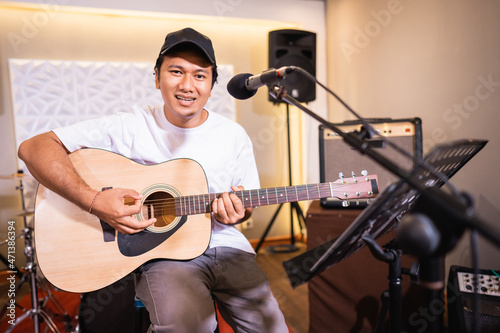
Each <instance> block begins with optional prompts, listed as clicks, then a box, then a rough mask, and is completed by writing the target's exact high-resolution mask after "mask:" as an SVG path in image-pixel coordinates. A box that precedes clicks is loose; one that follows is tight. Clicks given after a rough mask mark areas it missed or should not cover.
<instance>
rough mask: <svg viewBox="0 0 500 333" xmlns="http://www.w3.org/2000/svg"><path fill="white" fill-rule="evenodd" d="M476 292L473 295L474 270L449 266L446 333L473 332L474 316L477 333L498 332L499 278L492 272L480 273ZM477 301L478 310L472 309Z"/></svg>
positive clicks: (499, 316) (499, 315) (499, 314)
mask: <svg viewBox="0 0 500 333" xmlns="http://www.w3.org/2000/svg"><path fill="white" fill-rule="evenodd" d="M477 278H478V280H477V287H478V288H477V291H476V292H474V279H475V275H474V270H473V269H471V268H466V267H460V266H451V267H450V272H449V275H448V285H447V301H448V327H449V332H457V333H466V332H473V327H474V326H473V322H474V317H475V316H474V312H475V311H478V312H477V313H476V318H477V321H476V328H477V332H481V333H494V332H495V333H498V332H500V276H499V275H498V274H497V273H496V272H494V271H492V270H483V269H482V270H479V274H478V276H477ZM474 297H477V300H478V306H479V310H477V309H475V307H474Z"/></svg>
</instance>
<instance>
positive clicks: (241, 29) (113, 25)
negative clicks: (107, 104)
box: [0, 0, 327, 260]
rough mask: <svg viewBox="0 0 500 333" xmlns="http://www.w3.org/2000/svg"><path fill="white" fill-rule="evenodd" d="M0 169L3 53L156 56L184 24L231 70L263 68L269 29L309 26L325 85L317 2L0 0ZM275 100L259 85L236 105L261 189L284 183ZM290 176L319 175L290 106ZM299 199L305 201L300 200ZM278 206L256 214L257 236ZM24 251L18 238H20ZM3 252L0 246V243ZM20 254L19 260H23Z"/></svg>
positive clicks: (6, 155)
mask: <svg viewBox="0 0 500 333" xmlns="http://www.w3.org/2000/svg"><path fill="white" fill-rule="evenodd" d="M0 7H1V9H0V68H1V72H0V77H1V80H0V94H1V96H2V97H1V102H0V129H1V130H0V151H1V156H2V158H1V159H0V175H9V174H13V173H14V172H16V170H17V168H18V160H17V145H16V142H15V139H14V138H15V133H14V121H15V119H14V117H13V112H12V103H11V91H10V82H9V73H8V66H7V60H8V59H9V58H26V59H56V60H89V61H138V62H154V60H155V59H156V56H157V53H158V51H159V48H160V46H161V44H162V42H163V39H164V38H165V35H166V33H168V32H169V31H173V30H176V29H180V28H183V27H185V26H188V25H189V26H192V27H194V28H196V29H199V30H200V31H202V32H204V33H205V34H207V35H209V36H210V37H211V39H212V40H213V42H214V46H215V49H216V55H217V60H218V62H219V63H221V64H233V65H234V69H235V72H236V73H241V72H250V73H255V74H257V73H259V72H261V71H263V70H265V69H267V67H268V60H267V59H268V46H267V43H268V41H267V34H268V32H269V31H270V30H275V29H282V28H296V29H301V30H309V31H313V32H315V33H317V73H318V75H317V76H318V78H319V79H320V80H321V81H322V82H326V46H325V3H324V1H284V0H281V1H271V2H270V1H261V0H257V1H250V0H240V1H238V0H218V1H203V0H195V1H159V0H158V1H106V2H102V1H82V0H73V1H70V0H53V1H43V2H42V1H40V2H34V1H12V2H7V1H0ZM309 106H310V107H311V108H312V109H314V110H316V111H318V112H319V113H320V114H322V115H323V116H326V115H327V107H326V106H327V100H326V95H325V94H324V93H323V92H322V91H319V90H318V91H317V98H316V101H314V102H312V103H310V104H309ZM284 110H285V109H284V106H273V105H272V104H271V103H269V102H268V101H267V92H266V90H265V89H260V90H259V92H258V93H257V95H256V96H255V97H254V98H252V99H250V100H247V101H238V102H237V121H238V122H240V123H241V124H242V125H243V126H244V127H245V128H246V130H247V131H248V133H249V135H250V137H251V138H252V140H253V142H254V145H255V152H256V158H257V163H258V167H259V171H260V173H261V182H262V186H263V187H271V186H283V185H287V182H288V177H287V164H286V139H285V134H286V133H285V126H284V123H283V122H284V119H285V117H284V116H285V111H284ZM291 112H292V131H294V132H293V134H292V136H293V152H292V156H293V158H294V182H295V183H297V184H298V183H303V182H316V181H318V178H319V177H318V148H317V141H318V139H317V123H316V122H314V121H312V120H311V119H310V118H309V117H308V116H305V115H302V114H301V113H300V112H299V111H298V110H296V109H294V108H292V110H291ZM16 185H18V180H12V179H11V180H0V198H1V199H3V200H1V201H0V208H1V210H0V225H1V228H0V236H1V237H0V238H2V237H5V236H6V222H7V221H9V220H12V219H14V220H16V221H17V223H18V225H21V224H22V219H21V218H20V217H17V216H16V215H17V214H18V213H19V212H20V211H21V204H20V199H19V191H17V190H16ZM303 204H304V205H307V203H303ZM276 208H277V207H276V206H270V207H262V208H259V209H257V210H256V211H255V213H254V219H255V228H254V229H252V230H248V231H246V235H247V237H248V238H250V239H256V238H259V237H260V235H261V234H262V232H263V230H264V228H265V226H266V225H267V223H268V221H269V220H270V219H271V216H272V215H273V214H274V211H275V209H276ZM288 230H289V215H288V212H287V210H286V209H283V210H282V213H280V216H279V219H278V220H277V221H276V223H275V225H274V226H273V228H272V229H271V232H270V234H269V236H279V235H287V234H288V233H289V231H288ZM18 248H19V249H20V250H22V242H21V241H19V242H18ZM0 250H2V251H3V249H0ZM23 257H24V256H23V255H22V252H19V253H18V258H19V259H20V260H22V259H23Z"/></svg>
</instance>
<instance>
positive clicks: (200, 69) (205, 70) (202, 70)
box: [168, 64, 210, 73]
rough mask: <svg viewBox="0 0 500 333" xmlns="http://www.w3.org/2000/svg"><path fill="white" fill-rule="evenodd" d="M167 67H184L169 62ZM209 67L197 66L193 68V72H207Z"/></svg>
mask: <svg viewBox="0 0 500 333" xmlns="http://www.w3.org/2000/svg"><path fill="white" fill-rule="evenodd" d="M168 68H177V69H184V67H183V66H182V65H177V64H171V65H169V66H168ZM209 68H210V67H207V68H204V67H199V68H197V69H196V70H195V72H197V73H198V72H203V73H208V72H209Z"/></svg>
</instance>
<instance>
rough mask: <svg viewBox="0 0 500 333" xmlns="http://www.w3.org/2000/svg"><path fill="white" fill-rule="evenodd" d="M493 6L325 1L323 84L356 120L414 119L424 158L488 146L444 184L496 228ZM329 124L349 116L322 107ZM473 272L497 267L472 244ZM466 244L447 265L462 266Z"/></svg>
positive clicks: (491, 253) (499, 56)
mask: <svg viewBox="0 0 500 333" xmlns="http://www.w3.org/2000/svg"><path fill="white" fill-rule="evenodd" d="M499 14H500V2H498V1H495V0H481V1H466V0H455V1H451V0H438V1H425V0H422V1H410V0H374V1H365V0H329V1H327V43H326V45H327V54H328V60H327V62H328V74H329V75H328V78H329V80H328V83H329V86H330V87H332V88H333V89H334V90H335V91H336V92H338V93H339V95H340V96H342V97H343V98H344V99H345V100H346V101H347V102H348V103H349V104H350V105H351V106H352V107H353V108H354V109H355V110H356V111H358V112H359V113H361V114H362V115H363V116H365V117H373V118H376V117H392V118H406V117H421V118H422V121H423V138H424V152H425V151H428V150H429V149H430V148H431V147H432V146H434V145H435V144H437V143H442V142H448V141H452V140H457V139H463V138H475V139H487V140H490V141H489V143H488V144H487V145H486V147H485V148H484V149H483V151H481V152H480V153H479V154H478V155H477V156H476V157H475V158H474V159H473V160H472V161H471V162H469V163H468V164H467V165H466V166H465V167H464V168H463V169H462V170H461V171H459V173H458V174H457V175H455V176H454V177H453V179H452V182H453V183H454V184H455V185H456V186H457V187H458V188H459V189H461V190H463V191H466V192H468V193H470V194H471V195H472V196H473V197H474V199H475V201H476V203H475V204H476V205H475V206H476V209H477V214H478V215H479V216H481V217H482V218H484V219H485V220H486V221H487V222H488V225H489V226H490V228H495V229H496V230H499V220H498V217H499V215H500V214H499V213H500V192H499V191H498V188H499V186H500V181H499V179H498V177H496V172H495V170H496V168H497V166H498V165H499V164H500V131H499V130H498V128H499V125H498V124H500V113H499V108H500V43H499V38H498V31H500V21H499V20H498V15H499ZM329 106H330V108H329V112H330V118H331V119H332V120H335V121H342V120H344V119H345V118H348V117H350V116H349V115H348V114H347V113H346V111H345V110H344V109H343V108H342V107H340V106H339V104H338V103H336V102H334V101H333V100H329ZM480 255H481V257H480V259H481V266H482V267H484V268H494V269H499V268H500V266H499V265H500V260H499V259H500V251H499V247H495V246H493V245H492V244H491V243H489V242H486V241H484V240H483V241H482V242H481V253H480ZM470 259H471V258H470V245H469V242H468V239H467V237H463V238H462V241H461V243H460V244H459V245H458V246H457V247H456V248H455V250H454V251H452V252H451V253H450V254H449V255H448V257H447V266H449V265H451V264H456V265H463V266H470V264H471V262H470Z"/></svg>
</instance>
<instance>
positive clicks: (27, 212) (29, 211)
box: [17, 210, 35, 216]
mask: <svg viewBox="0 0 500 333" xmlns="http://www.w3.org/2000/svg"><path fill="white" fill-rule="evenodd" d="M33 215H35V212H33V211H31V210H25V211H24V212H22V213H19V214H17V216H33Z"/></svg>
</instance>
